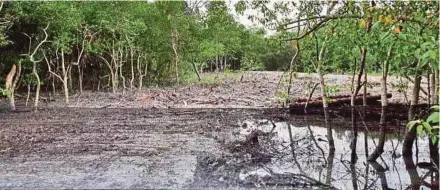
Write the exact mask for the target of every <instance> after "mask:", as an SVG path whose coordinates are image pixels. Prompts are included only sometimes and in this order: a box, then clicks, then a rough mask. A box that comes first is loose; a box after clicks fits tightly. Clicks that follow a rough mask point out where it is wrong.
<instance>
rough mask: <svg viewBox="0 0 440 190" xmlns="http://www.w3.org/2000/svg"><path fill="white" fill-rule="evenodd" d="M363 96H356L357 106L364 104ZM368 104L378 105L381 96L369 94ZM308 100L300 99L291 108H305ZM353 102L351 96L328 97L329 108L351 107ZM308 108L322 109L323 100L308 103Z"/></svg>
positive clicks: (316, 99)
mask: <svg viewBox="0 0 440 190" xmlns="http://www.w3.org/2000/svg"><path fill="white" fill-rule="evenodd" d="M362 96H363V95H362V94H359V95H358V96H356V99H355V103H356V104H357V105H361V104H362V103H363V97H362ZM391 97H392V95H391V94H387V98H391ZM366 98H367V104H368V105H376V104H378V103H379V100H380V95H374V96H373V95H370V94H367V97H366ZM306 101H307V99H299V100H296V101H294V102H293V103H292V104H291V105H290V106H289V107H290V108H304V106H305V104H306ZM350 102H351V95H339V96H329V97H328V105H329V106H343V105H350ZM307 107H308V108H310V107H314V108H316V107H322V98H321V97H318V98H313V99H311V100H310V101H309V102H308V105H307Z"/></svg>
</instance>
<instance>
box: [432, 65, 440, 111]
mask: <svg viewBox="0 0 440 190" xmlns="http://www.w3.org/2000/svg"><path fill="white" fill-rule="evenodd" d="M430 80H431V82H430V85H431V89H430V93H431V95H430V96H431V101H430V102H431V105H436V104H438V97H437V91H436V88H437V87H438V70H437V69H434V68H432V74H431V78H430Z"/></svg>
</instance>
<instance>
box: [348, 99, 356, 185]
mask: <svg viewBox="0 0 440 190" xmlns="http://www.w3.org/2000/svg"><path fill="white" fill-rule="evenodd" d="M355 111H356V108H355V107H354V106H352V107H351V127H352V132H353V138H352V140H351V143H350V149H351V157H350V158H351V159H350V171H351V182H352V184H353V189H354V190H357V189H358V185H357V180H358V179H357V173H356V161H357V154H356V147H357V136H358V131H357V125H356V113H355Z"/></svg>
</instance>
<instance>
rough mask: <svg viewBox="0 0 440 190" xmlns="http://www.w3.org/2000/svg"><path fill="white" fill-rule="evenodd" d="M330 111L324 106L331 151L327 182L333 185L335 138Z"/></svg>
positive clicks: (328, 158)
mask: <svg viewBox="0 0 440 190" xmlns="http://www.w3.org/2000/svg"><path fill="white" fill-rule="evenodd" d="M328 120H329V113H328V109H327V108H324V125H325V126H324V127H325V128H327V140H328V147H329V153H328V157H327V174H326V178H325V184H328V185H331V179H332V171H333V160H334V158H335V140H334V139H333V131H332V127H331V126H329V125H328Z"/></svg>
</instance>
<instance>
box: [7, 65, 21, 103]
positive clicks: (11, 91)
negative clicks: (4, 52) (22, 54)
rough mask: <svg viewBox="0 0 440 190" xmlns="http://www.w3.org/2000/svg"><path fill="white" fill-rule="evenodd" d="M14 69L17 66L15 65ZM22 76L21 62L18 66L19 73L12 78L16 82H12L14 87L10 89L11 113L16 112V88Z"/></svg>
mask: <svg viewBox="0 0 440 190" xmlns="http://www.w3.org/2000/svg"><path fill="white" fill-rule="evenodd" d="M14 67H15V65H14ZM14 72H15V71H14ZM14 75H15V78H14ZM20 75H21V62H19V63H18V64H17V72H16V73H14V74H13V76H12V78H13V79H14V81H13V82H12V85H11V87H10V88H9V90H10V96H9V106H10V109H11V111H15V88H16V87H17V83H18V80H19V78H20ZM11 80H12V79H11Z"/></svg>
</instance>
